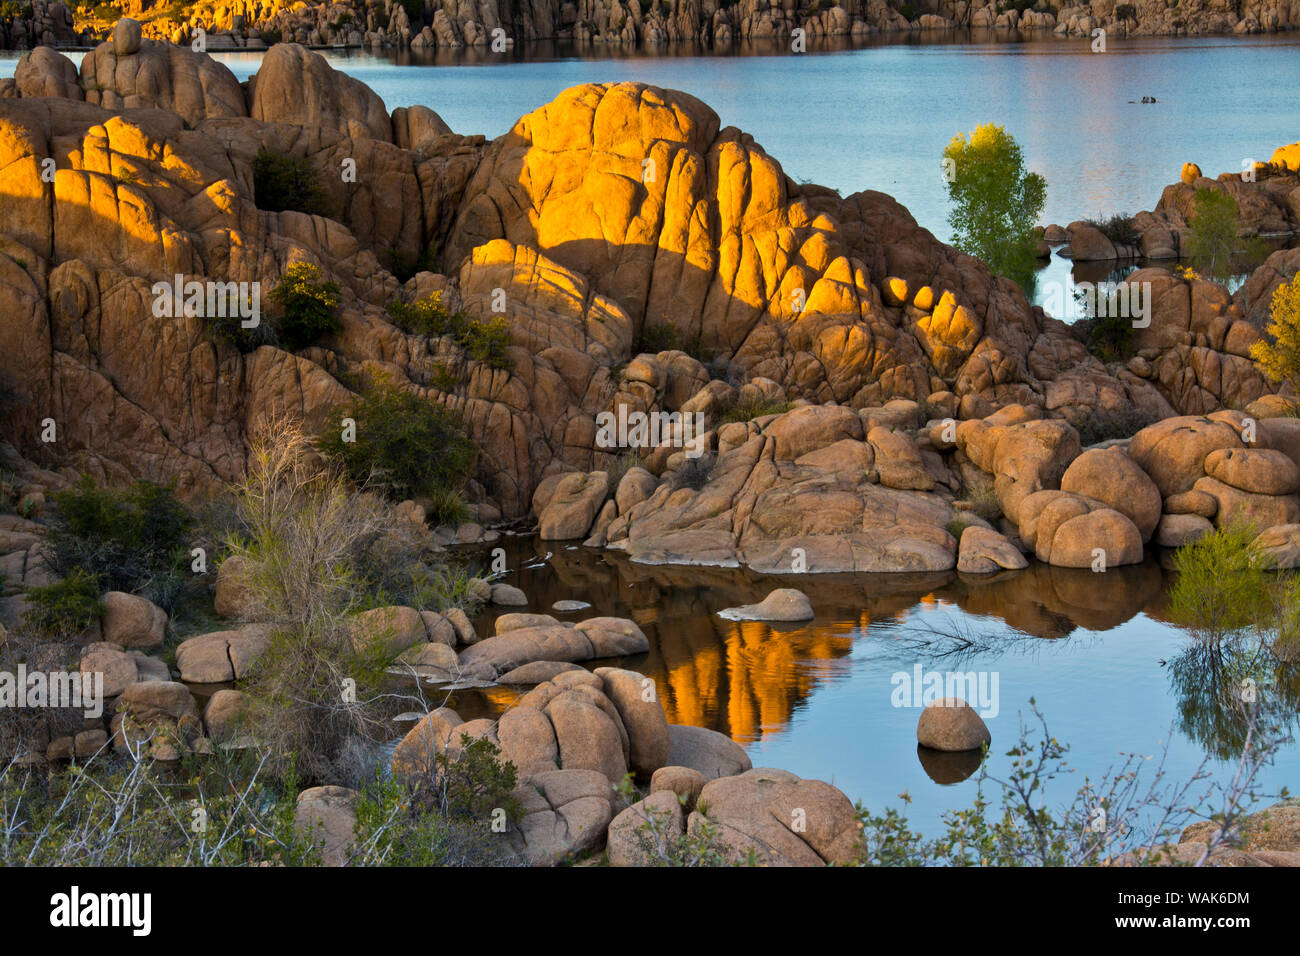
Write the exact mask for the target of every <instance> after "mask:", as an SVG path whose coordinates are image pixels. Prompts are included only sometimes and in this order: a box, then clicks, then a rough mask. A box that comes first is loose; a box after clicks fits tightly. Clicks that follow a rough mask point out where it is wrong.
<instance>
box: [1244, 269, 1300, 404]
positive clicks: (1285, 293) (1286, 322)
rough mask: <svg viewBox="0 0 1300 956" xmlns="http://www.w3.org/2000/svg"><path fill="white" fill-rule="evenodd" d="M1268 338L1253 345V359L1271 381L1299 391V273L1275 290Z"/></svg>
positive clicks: (1267, 330)
mask: <svg viewBox="0 0 1300 956" xmlns="http://www.w3.org/2000/svg"><path fill="white" fill-rule="evenodd" d="M1264 331H1265V332H1267V333H1268V338H1264V339H1260V340H1259V341H1258V342H1256V343H1255V344H1254V345H1252V346H1251V347H1250V355H1251V358H1253V359H1254V360H1255V364H1256V365H1258V366H1259V370H1260V371H1261V372H1263V373H1264V374H1265V375H1266V376H1267V377H1268V378H1269V380H1270V381H1274V382H1281V383H1283V384H1286V385H1290V386H1291V388H1292V389H1293V390H1294V391H1296V392H1297V393H1300V272H1298V273H1296V274H1295V275H1293V276H1292V277H1291V281H1290V282H1283V283H1282V284H1281V285H1279V286H1278V287H1277V288H1276V289H1274V290H1273V301H1272V304H1271V306H1270V309H1269V323H1268V327H1267V328H1266V329H1265V330H1264Z"/></svg>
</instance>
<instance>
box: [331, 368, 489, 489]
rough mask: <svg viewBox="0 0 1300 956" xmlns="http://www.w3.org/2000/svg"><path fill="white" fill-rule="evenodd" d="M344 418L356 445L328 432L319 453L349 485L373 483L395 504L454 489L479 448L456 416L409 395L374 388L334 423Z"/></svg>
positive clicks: (389, 388)
mask: <svg viewBox="0 0 1300 956" xmlns="http://www.w3.org/2000/svg"><path fill="white" fill-rule="evenodd" d="M344 417H350V418H352V419H353V420H354V421H355V422H356V440H355V441H353V442H345V441H343V436H342V435H341V433H340V432H339V431H330V432H327V433H326V434H325V435H323V436H322V437H321V439H320V446H321V448H322V450H324V451H325V452H326V453H328V454H330V455H332V456H334V457H336V458H337V459H338V460H339V461H341V462H342V463H343V467H344V468H345V470H346V471H347V473H348V475H349V477H351V478H352V479H353V480H354V481H358V482H364V481H374V482H375V483H377V484H378V485H379V486H380V487H381V488H383V490H384V492H385V494H386V495H387V496H388V497H390V498H392V499H393V500H395V501H402V500H405V499H407V498H423V497H432V496H434V495H436V494H442V493H445V492H446V491H448V490H459V489H460V487H461V486H462V485H463V484H464V482H465V479H466V478H468V477H469V475H470V473H471V472H472V471H473V468H474V462H475V459H476V458H477V455H478V449H477V447H476V446H475V445H474V442H473V441H471V440H470V438H469V437H468V436H467V435H466V434H465V430H464V424H463V422H462V420H461V417H460V416H459V415H458V414H457V413H455V412H453V411H451V410H450V409H447V408H445V407H443V406H442V405H438V404H436V403H434V402H430V401H427V400H425V399H423V398H421V397H420V396H418V395H415V394H413V393H411V392H408V391H404V390H402V389H400V388H397V387H396V386H393V385H388V384H381V385H377V386H374V387H372V388H370V389H368V390H366V391H365V392H363V393H362V394H361V396H360V397H358V398H357V399H356V400H355V401H354V402H353V404H352V405H351V407H350V408H346V409H340V410H339V414H338V418H337V420H341V419H342V418H344Z"/></svg>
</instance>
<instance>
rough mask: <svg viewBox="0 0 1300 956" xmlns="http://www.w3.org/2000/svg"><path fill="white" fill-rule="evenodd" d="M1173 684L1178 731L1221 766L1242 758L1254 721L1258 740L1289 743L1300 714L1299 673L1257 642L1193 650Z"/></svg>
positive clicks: (1173, 673) (1176, 663) (1178, 664)
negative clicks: (1265, 739)
mask: <svg viewBox="0 0 1300 956" xmlns="http://www.w3.org/2000/svg"><path fill="white" fill-rule="evenodd" d="M1169 679H1170V684H1171V686H1172V688H1173V691H1174V694H1175V696H1176V698H1177V700H1178V719H1179V726H1178V729H1179V730H1180V731H1181V732H1182V733H1184V734H1186V735H1187V736H1189V737H1191V738H1192V739H1193V740H1195V741H1197V743H1199V744H1200V745H1201V747H1203V748H1204V749H1205V752H1206V753H1207V754H1210V755H1211V756H1213V757H1216V758H1218V759H1220V760H1235V759H1237V758H1239V757H1240V756H1241V754H1242V750H1243V749H1244V747H1245V744H1246V734H1247V732H1248V731H1250V730H1251V727H1252V718H1253V719H1254V732H1255V735H1256V738H1257V739H1258V738H1260V737H1261V736H1262V737H1264V738H1281V737H1290V735H1291V733H1292V730H1293V728H1294V725H1295V722H1296V717H1297V711H1300V672H1298V671H1297V668H1294V667H1291V666H1288V665H1287V664H1286V663H1284V662H1281V661H1279V660H1278V659H1277V658H1276V657H1275V656H1274V655H1273V653H1272V652H1271V651H1270V649H1269V648H1268V647H1267V646H1265V645H1264V644H1262V643H1260V642H1259V641H1258V640H1256V639H1255V638H1254V637H1253V636H1240V637H1236V638H1233V639H1230V640H1225V641H1220V642H1217V643H1212V644H1211V643H1200V642H1196V643H1194V644H1192V645H1191V646H1190V647H1188V648H1187V650H1185V651H1184V652H1183V653H1181V654H1179V655H1178V656H1177V657H1175V658H1174V659H1172V660H1171V661H1169Z"/></svg>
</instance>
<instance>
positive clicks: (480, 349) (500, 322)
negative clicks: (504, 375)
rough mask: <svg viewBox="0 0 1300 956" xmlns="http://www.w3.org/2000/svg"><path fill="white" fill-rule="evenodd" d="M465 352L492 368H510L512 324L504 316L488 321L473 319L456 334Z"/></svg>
mask: <svg viewBox="0 0 1300 956" xmlns="http://www.w3.org/2000/svg"><path fill="white" fill-rule="evenodd" d="M456 341H457V342H458V343H460V345H461V347H462V348H464V349H465V353H466V354H467V355H468V356H469V357H470V358H471V359H474V360H475V361H477V362H484V363H486V364H487V365H490V366H491V367H492V368H499V369H508V368H511V367H512V364H513V363H512V362H511V361H510V326H509V325H508V324H507V323H506V320H505V317H504V316H497V317H496V318H494V319H491V320H490V321H487V322H482V321H480V320H478V319H474V320H472V321H471V322H470V323H469V324H468V325H466V326H465V327H464V328H463V329H462V330H461V331H460V332H459V333H458V334H457V336H456Z"/></svg>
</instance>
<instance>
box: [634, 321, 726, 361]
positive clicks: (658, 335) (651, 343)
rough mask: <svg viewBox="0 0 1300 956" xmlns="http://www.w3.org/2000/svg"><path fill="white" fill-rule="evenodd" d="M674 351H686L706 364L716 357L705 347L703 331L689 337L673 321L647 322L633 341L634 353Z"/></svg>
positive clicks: (652, 353) (654, 353)
mask: <svg viewBox="0 0 1300 956" xmlns="http://www.w3.org/2000/svg"><path fill="white" fill-rule="evenodd" d="M672 351H681V352H685V353H686V354H687V355H689V356H690V357H691V358H693V359H695V360H696V361H699V362H704V363H705V364H706V365H707V364H708V363H709V362H711V361H713V358H714V356H713V354H712V352H710V350H708V349H706V348H705V347H704V335H703V333H702V332H701V333H697V334H696V335H694V336H692V337H691V338H689V339H688V338H685V337H683V335H682V333H681V330H680V329H678V328H677V326H675V325H673V324H672V323H671V322H660V323H657V324H651V323H649V322H646V323H645V324H643V325H642V326H641V331H640V332H639V333H637V337H636V340H635V341H634V342H633V343H632V354H634V355H639V354H641V353H643V352H644V353H648V354H651V355H658V354H659V353H660V352H672Z"/></svg>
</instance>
